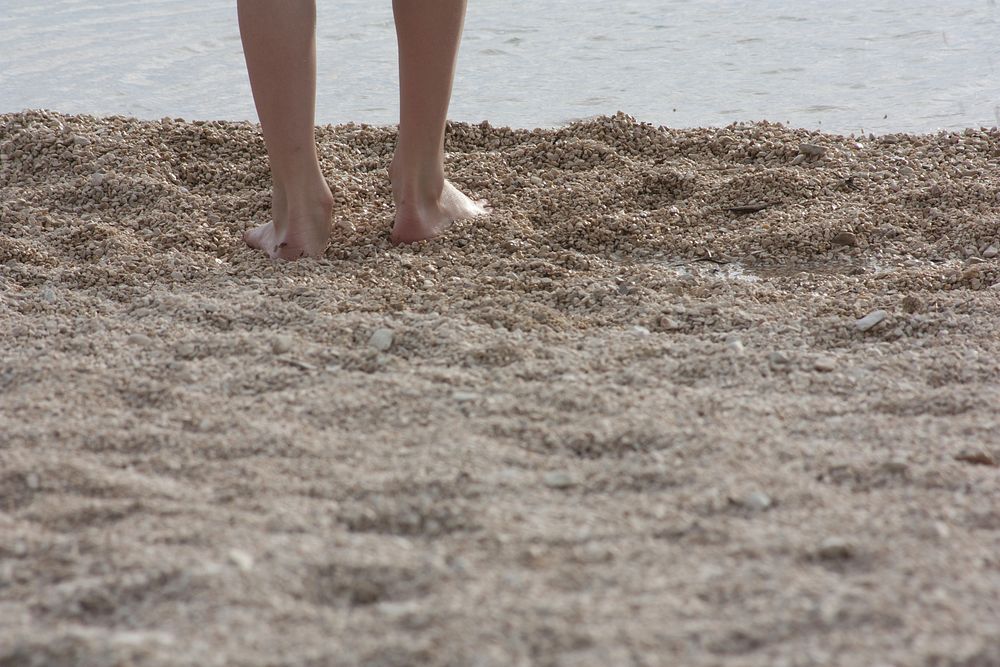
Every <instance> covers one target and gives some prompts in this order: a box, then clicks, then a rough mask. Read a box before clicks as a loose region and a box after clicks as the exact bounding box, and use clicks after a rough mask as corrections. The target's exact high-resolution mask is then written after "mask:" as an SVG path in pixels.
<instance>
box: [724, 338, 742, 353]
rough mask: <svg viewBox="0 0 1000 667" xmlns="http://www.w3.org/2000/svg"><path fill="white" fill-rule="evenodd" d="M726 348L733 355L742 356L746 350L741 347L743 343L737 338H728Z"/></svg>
mask: <svg viewBox="0 0 1000 667" xmlns="http://www.w3.org/2000/svg"><path fill="white" fill-rule="evenodd" d="M726 347H728V348H729V350H730V351H731V352H733V354H743V352H744V351H745V350H746V347H745V346H744V345H743V341H742V340H740V339H739V338H730V339H729V340H727V341H726Z"/></svg>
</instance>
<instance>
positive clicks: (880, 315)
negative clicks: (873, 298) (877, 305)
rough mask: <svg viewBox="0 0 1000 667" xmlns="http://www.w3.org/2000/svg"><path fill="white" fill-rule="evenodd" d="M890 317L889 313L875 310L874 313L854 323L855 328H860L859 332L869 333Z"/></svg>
mask: <svg viewBox="0 0 1000 667" xmlns="http://www.w3.org/2000/svg"><path fill="white" fill-rule="evenodd" d="M888 316H889V313H887V312H885V311H884V310H873V311H872V312H870V313H868V314H867V315H865V316H864V317H862V318H861V319H860V320H857V321H856V322H855V323H854V326H856V327H857V328H858V331H868V330H869V329H871V328H872V327H873V326H875V325H876V324H878V323H879V322H881V321H882V320H884V319H885V318H886V317H888Z"/></svg>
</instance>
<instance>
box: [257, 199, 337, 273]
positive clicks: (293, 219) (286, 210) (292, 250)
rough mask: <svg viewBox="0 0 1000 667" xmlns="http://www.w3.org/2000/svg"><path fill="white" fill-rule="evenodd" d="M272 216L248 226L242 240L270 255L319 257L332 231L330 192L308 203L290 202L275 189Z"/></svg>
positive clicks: (278, 256) (273, 256) (279, 257)
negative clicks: (263, 221)
mask: <svg viewBox="0 0 1000 667" xmlns="http://www.w3.org/2000/svg"><path fill="white" fill-rule="evenodd" d="M271 208H272V210H273V216H274V220H272V221H271V222H269V223H267V224H265V225H261V226H259V227H255V228H253V229H250V230H247V232H246V233H245V234H243V240H244V241H245V242H246V244H247V245H248V246H250V247H251V248H257V249H259V250H263V251H264V252H265V253H267V256H268V257H270V258H271V259H286V260H294V259H300V258H302V257H318V256H320V255H322V254H323V252H324V251H325V250H326V246H327V245H328V244H329V243H330V234H331V233H332V232H333V195H332V194H330V191H329V189H327V191H326V192H325V193H323V194H322V195H320V196H319V197H317V198H316V200H315V201H313V202H312V203H310V204H296V205H294V206H293V205H291V204H289V203H288V202H287V198H286V197H285V196H284V195H283V194H279V193H278V192H277V190H276V191H275V194H274V196H273V198H272V207H271Z"/></svg>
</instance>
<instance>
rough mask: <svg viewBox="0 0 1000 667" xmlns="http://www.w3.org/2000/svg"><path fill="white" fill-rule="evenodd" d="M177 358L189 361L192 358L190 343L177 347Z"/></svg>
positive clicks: (192, 352)
mask: <svg viewBox="0 0 1000 667" xmlns="http://www.w3.org/2000/svg"><path fill="white" fill-rule="evenodd" d="M177 356H179V357H182V358H185V359H189V358H191V357H193V356H194V345H193V344H192V343H181V344H179V345H178V346H177Z"/></svg>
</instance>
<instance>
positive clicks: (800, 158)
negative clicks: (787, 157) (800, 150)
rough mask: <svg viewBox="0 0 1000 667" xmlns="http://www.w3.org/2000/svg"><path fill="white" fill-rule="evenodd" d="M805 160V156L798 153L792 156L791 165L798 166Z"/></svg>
mask: <svg viewBox="0 0 1000 667" xmlns="http://www.w3.org/2000/svg"><path fill="white" fill-rule="evenodd" d="M805 161H806V156H805V155H801V154H800V155H796V156H795V157H794V158H792V162H791V165H792V166H793V167H797V166H799V165H800V164H802V163H803V162H805Z"/></svg>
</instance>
